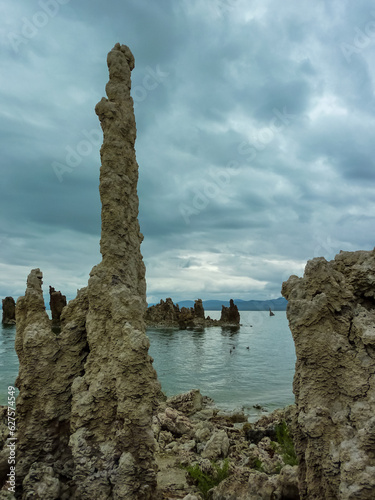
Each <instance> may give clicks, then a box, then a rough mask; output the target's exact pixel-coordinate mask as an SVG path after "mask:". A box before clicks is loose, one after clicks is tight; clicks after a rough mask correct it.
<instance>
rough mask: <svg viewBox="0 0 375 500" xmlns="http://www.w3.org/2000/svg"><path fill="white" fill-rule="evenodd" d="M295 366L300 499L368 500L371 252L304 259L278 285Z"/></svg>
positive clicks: (373, 322)
mask: <svg viewBox="0 0 375 500" xmlns="http://www.w3.org/2000/svg"><path fill="white" fill-rule="evenodd" d="M282 293H283V295H284V297H285V298H286V299H288V301H289V303H288V308H287V316H288V319H289V325H290V329H291V331H292V334H293V338H294V342H295V347H296V354H297V362H296V372H295V377H294V393H295V396H296V403H297V413H296V418H295V424H294V427H295V429H294V437H295V440H296V451H297V454H298V457H299V461H300V467H299V486H300V493H301V498H302V499H309V500H335V499H340V500H349V499H350V500H354V499H358V500H359V499H360V500H370V499H374V498H375V251H371V252H365V251H358V252H341V253H340V254H339V255H337V256H336V257H335V259H334V260H332V261H330V262H327V261H326V260H325V259H324V258H316V259H313V260H311V261H309V262H308V263H307V265H306V268H305V273H304V276H303V278H298V277H297V276H291V277H290V278H289V280H288V281H287V282H286V283H284V284H283V288H282Z"/></svg>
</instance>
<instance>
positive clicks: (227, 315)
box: [220, 299, 240, 325]
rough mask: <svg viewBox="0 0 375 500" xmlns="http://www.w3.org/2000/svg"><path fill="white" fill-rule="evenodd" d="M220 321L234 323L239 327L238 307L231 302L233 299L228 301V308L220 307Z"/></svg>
mask: <svg viewBox="0 0 375 500" xmlns="http://www.w3.org/2000/svg"><path fill="white" fill-rule="evenodd" d="M220 321H222V322H223V323H234V324H236V325H239V323H240V313H239V312H238V307H237V306H236V304H235V303H234V302H233V299H230V301H229V307H225V306H222V308H221V317H220Z"/></svg>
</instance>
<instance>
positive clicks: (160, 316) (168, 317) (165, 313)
mask: <svg viewBox="0 0 375 500" xmlns="http://www.w3.org/2000/svg"><path fill="white" fill-rule="evenodd" d="M145 318H146V321H147V322H148V323H155V324H157V323H163V322H165V323H173V324H178V322H179V318H180V308H179V306H178V305H177V304H174V303H173V300H172V299H171V298H167V299H165V302H164V300H160V302H159V304H156V305H155V306H150V307H149V308H148V309H147V310H146V316H145Z"/></svg>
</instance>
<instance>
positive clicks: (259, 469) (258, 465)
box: [252, 458, 264, 472]
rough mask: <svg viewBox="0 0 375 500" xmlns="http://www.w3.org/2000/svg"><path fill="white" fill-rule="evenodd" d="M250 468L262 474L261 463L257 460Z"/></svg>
mask: <svg viewBox="0 0 375 500" xmlns="http://www.w3.org/2000/svg"><path fill="white" fill-rule="evenodd" d="M252 468H253V469H255V470H258V471H259V472H264V467H263V462H262V461H261V460H259V458H256V459H255V460H254V465H253V467H252Z"/></svg>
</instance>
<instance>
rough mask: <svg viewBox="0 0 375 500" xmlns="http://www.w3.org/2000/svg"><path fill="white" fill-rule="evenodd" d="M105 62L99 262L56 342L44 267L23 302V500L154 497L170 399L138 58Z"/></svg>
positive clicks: (122, 55)
mask: <svg viewBox="0 0 375 500" xmlns="http://www.w3.org/2000/svg"><path fill="white" fill-rule="evenodd" d="M107 62H108V68H109V82H108V84H107V86H106V92H107V96H108V99H104V98H103V99H102V100H101V101H100V102H99V103H98V104H97V106H96V108H95V110H96V113H97V115H98V116H99V120H100V122H101V126H102V129H103V133H104V142H103V146H102V148H101V160H102V166H101V170H100V197H101V202H102V232H101V241H100V250H101V253H102V262H101V263H100V264H99V265H97V266H95V267H94V268H93V269H92V271H91V273H90V279H89V282H88V286H87V287H86V288H83V289H82V290H80V291H79V292H78V294H77V297H76V298H75V299H74V300H72V301H70V302H69V304H68V305H67V306H66V307H65V308H64V309H63V311H62V315H61V332H60V333H59V335H55V334H54V333H52V331H51V326H50V322H49V320H48V316H47V314H46V311H45V306H44V302H43V297H42V288H41V284H42V273H41V272H40V270H39V269H36V270H33V271H32V272H31V273H30V275H29V278H28V281H27V289H26V294H25V296H24V297H21V298H20V299H18V301H17V309H16V317H17V323H18V324H17V333H16V350H17V354H18V356H19V361H20V369H19V376H18V378H17V382H16V385H17V387H18V388H19V390H20V394H19V396H18V398H17V412H18V433H17V439H18V440H17V457H18V460H17V469H16V477H17V488H18V493H17V498H25V499H26V498H46V499H47V498H51V499H52V498H56V499H57V498H59V499H62V500H64V499H77V500H78V499H99V498H100V499H137V500H138V499H139V500H141V499H142V500H143V499H154V498H157V494H156V463H155V460H154V447H155V439H154V435H153V433H152V428H151V426H152V416H153V410H154V408H155V407H156V405H157V403H158V400H159V399H161V398H162V397H163V396H162V393H161V390H160V384H159V383H158V381H157V377H156V373H155V370H154V369H153V367H152V359H151V358H150V356H149V354H148V348H149V341H148V338H147V337H146V335H145V323H144V315H145V312H146V282H145V266H144V264H143V260H142V255H141V252H140V244H141V241H142V239H143V237H142V234H141V233H140V228H139V223H138V218H137V217H138V196H137V181H138V165H137V162H136V157H135V149H134V143H135V138H136V126H135V118H134V111H133V100H132V98H131V96H130V86H131V78H130V75H131V71H132V69H133V68H134V57H133V55H132V53H131V51H130V50H129V48H128V47H126V46H125V45H120V44H116V45H115V47H114V48H113V49H112V50H111V51H110V52H109V54H108V59H107ZM36 360H38V361H37V362H36Z"/></svg>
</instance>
